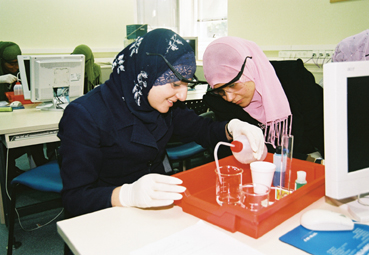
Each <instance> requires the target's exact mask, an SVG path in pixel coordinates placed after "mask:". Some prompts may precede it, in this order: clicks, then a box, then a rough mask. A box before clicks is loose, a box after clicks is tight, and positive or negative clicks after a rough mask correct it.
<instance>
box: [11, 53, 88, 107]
mask: <svg viewBox="0 0 369 255" xmlns="http://www.w3.org/2000/svg"><path fill="white" fill-rule="evenodd" d="M18 64H19V72H20V78H21V83H22V86H23V94H24V98H25V99H30V100H31V101H32V102H53V104H54V106H56V105H58V104H65V103H68V102H69V101H70V100H73V99H75V98H77V97H79V96H82V95H83V86H84V73H85V72H84V64H85V57H84V55H29V56H27V55H20V56H18Z"/></svg>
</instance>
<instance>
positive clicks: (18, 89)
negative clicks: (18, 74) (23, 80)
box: [13, 81, 23, 96]
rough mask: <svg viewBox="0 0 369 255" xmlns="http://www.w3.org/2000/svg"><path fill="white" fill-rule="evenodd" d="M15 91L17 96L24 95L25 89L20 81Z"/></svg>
mask: <svg viewBox="0 0 369 255" xmlns="http://www.w3.org/2000/svg"><path fill="white" fill-rule="evenodd" d="M13 90H14V95H15V96H19V95H23V88H22V85H21V84H20V82H19V81H17V83H16V84H15V86H14V89H13Z"/></svg>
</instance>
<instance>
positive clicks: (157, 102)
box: [147, 81, 187, 113]
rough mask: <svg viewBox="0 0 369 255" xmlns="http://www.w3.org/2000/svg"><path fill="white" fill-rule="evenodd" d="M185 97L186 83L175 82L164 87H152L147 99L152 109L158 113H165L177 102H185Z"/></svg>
mask: <svg viewBox="0 0 369 255" xmlns="http://www.w3.org/2000/svg"><path fill="white" fill-rule="evenodd" d="M186 97H187V83H184V82H182V81H177V82H174V83H167V84H165V85H159V86H153V87H152V88H151V89H150V91H149V95H148V97H147V99H148V101H149V104H150V105H151V107H152V108H154V109H156V110H157V111H158V112H160V113H166V112H168V111H169V108H170V107H172V106H173V104H174V103H175V102H177V100H180V101H185V100H186Z"/></svg>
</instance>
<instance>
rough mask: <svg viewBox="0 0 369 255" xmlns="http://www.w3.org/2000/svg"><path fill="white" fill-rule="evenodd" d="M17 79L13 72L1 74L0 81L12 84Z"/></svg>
mask: <svg viewBox="0 0 369 255" xmlns="http://www.w3.org/2000/svg"><path fill="white" fill-rule="evenodd" d="M16 80H17V77H15V76H14V75H12V74H5V75H1V76H0V83H9V84H12V83H13V82H15V81H16Z"/></svg>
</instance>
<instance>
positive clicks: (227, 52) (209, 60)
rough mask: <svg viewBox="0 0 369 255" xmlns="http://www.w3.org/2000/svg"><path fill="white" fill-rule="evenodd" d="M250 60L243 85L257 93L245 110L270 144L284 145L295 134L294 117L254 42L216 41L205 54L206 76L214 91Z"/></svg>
mask: <svg viewBox="0 0 369 255" xmlns="http://www.w3.org/2000/svg"><path fill="white" fill-rule="evenodd" d="M246 56H251V57H252V59H248V60H247V62H246V66H245V69H244V71H243V75H242V77H241V78H240V81H242V82H246V81H253V82H254V83H255V89H256V90H255V93H254V96H253V98H252V100H251V102H250V104H249V105H248V106H246V107H245V108H243V109H244V110H245V111H246V112H247V113H248V114H250V116H251V117H253V118H254V119H256V120H258V121H259V122H260V123H262V124H263V127H262V128H263V129H264V133H265V139H266V143H270V144H272V145H273V146H274V147H275V142H276V141H277V144H278V145H280V139H279V138H280V137H281V135H290V134H291V124H292V114H291V110H290V105H289V103H288V99H287V97H286V94H285V93H284V90H283V88H282V85H281V83H280V81H279V79H278V77H277V75H276V73H275V71H274V68H273V66H272V65H271V63H270V62H269V60H268V58H267V57H266V56H265V54H264V52H263V51H262V50H261V49H260V48H259V47H258V46H257V45H256V44H255V43H254V42H252V41H248V40H245V39H242V38H237V37H230V36H227V37H222V38H219V39H216V40H215V41H213V42H212V43H210V44H209V46H208V47H207V48H206V50H205V53H204V57H203V65H204V67H203V68H204V75H205V78H206V80H207V81H208V83H209V85H210V86H211V87H212V88H214V85H216V84H219V83H226V82H229V81H230V80H232V79H233V78H234V77H235V76H236V75H237V73H238V72H239V71H240V70H241V66H242V64H243V62H244V60H245V58H246ZM289 117H291V119H290V120H289Z"/></svg>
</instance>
